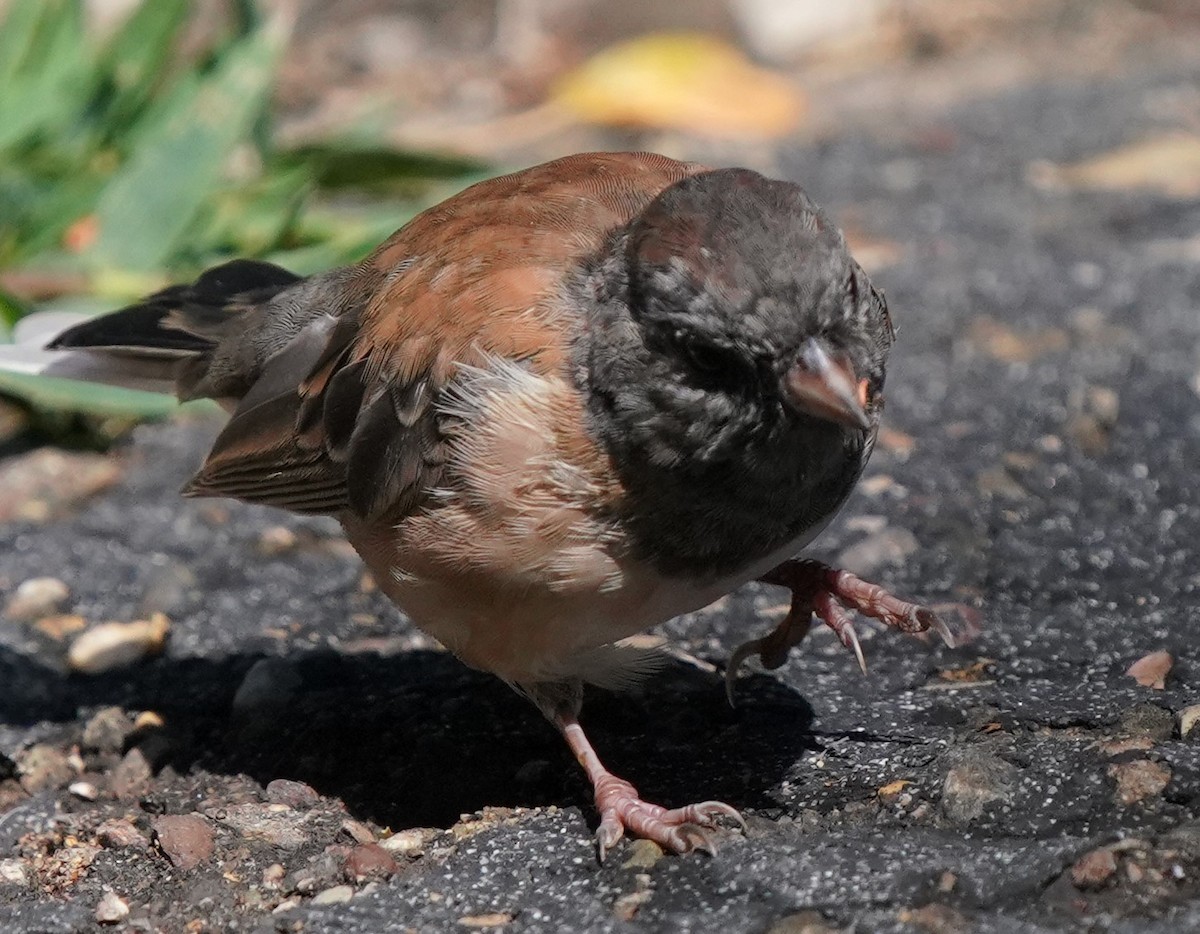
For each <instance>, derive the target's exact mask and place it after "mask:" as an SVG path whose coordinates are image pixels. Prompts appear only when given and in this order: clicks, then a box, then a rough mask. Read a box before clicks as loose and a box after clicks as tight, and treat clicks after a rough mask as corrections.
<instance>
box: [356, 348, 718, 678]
mask: <svg viewBox="0 0 1200 934" xmlns="http://www.w3.org/2000/svg"><path fill="white" fill-rule="evenodd" d="M441 408H442V411H441V415H442V418H443V424H445V425H447V426H449V434H450V437H449V446H450V457H449V461H448V464H447V472H446V479H445V481H444V482H443V484H442V485H441V487H440V488H439V489H438V490H436V491H434V492H433V494H432V496H431V498H430V502H429V505H428V507H427V508H424V509H422V510H420V511H419V512H417V513H416V514H414V515H411V516H408V517H406V518H404V519H403V520H401V521H400V522H399V524H398V525H396V526H395V527H386V526H381V525H379V524H375V525H373V526H364V525H362V524H360V523H356V522H355V521H354V520H352V519H351V520H346V521H345V523H344V524H345V526H346V531H347V534H348V535H349V537H350V541H351V542H352V543H353V544H354V545H355V547H356V548H357V549H358V551H359V553H360V554H361V555H362V556H363V558H364V560H365V561H366V562H367V564H368V566H370V567H371V570H372V572H373V573H374V574H375V576H376V579H377V580H378V582H379V586H380V588H381V589H382V590H383V591H384V592H385V593H386V594H387V595H388V596H389V597H391V598H392V599H393V600H394V601H395V602H396V603H397V604H398V605H399V606H400V608H401V609H402V610H404V612H405V613H407V614H408V615H409V617H410V618H411V619H412V620H413V622H415V623H416V624H417V625H419V626H420V627H421V628H422V629H424V630H426V631H427V632H429V633H430V634H431V635H433V636H434V637H435V638H437V639H438V640H439V641H441V642H442V643H443V644H444V645H445V646H446V647H447V648H449V649H450V650H451V651H452V652H454V653H455V654H456V655H458V656H459V657H460V658H462V659H463V661H465V662H466V663H467V664H469V665H472V666H473V667H476V668H480V669H484V670H487V671H491V672H494V673H495V674H497V675H500V676H501V677H503V678H506V679H508V680H511V681H517V682H521V681H525V682H528V681H541V680H555V679H559V678H565V677H585V678H588V679H590V680H603V678H604V677H606V675H607V673H605V672H603V671H599V672H598V671H594V670H593V669H596V668H597V666H599V667H600V668H603V662H598V659H599V658H601V656H598V655H597V654H596V653H595V651H594V650H596V649H598V648H599V647H601V646H605V645H607V644H609V643H612V642H615V641H617V640H620V639H623V638H626V637H628V636H631V635H633V634H635V633H638V632H641V631H642V630H644V629H646V628H648V627H650V626H653V625H655V624H657V623H660V622H662V621H664V620H666V619H669V618H671V617H672V616H676V615H678V614H680V613H684V612H687V611H689V610H693V609H697V608H699V607H701V606H704V605H705V604H707V603H709V602H711V601H712V600H714V599H716V598H717V597H718V596H720V595H721V594H722V593H724V592H726V591H727V590H728V589H730V586H731V584H730V582H728V581H714V582H707V583H705V584H701V583H700V582H691V581H681V580H668V579H665V578H663V577H661V576H659V575H658V574H655V573H654V572H653V571H651V570H649V569H648V568H646V567H645V566H643V565H641V564H637V563H635V562H633V561H631V560H629V559H627V558H626V557H625V556H624V555H623V554H622V552H623V545H624V541H623V538H622V534H621V531H620V529H619V527H618V525H617V523H616V522H615V520H614V518H613V516H612V513H611V511H610V509H611V507H614V506H615V505H616V503H617V501H618V498H619V496H620V490H619V489H618V488H616V487H615V486H614V481H613V479H612V472H611V470H609V469H607V462H606V460H605V459H604V456H603V455H602V454H601V453H600V452H599V451H597V450H596V448H595V446H594V445H593V443H592V442H591V441H590V439H588V438H586V437H585V436H584V435H583V434H582V432H583V425H584V419H583V413H582V411H581V410H580V403H579V400H578V397H577V394H576V393H575V391H574V389H573V388H572V387H571V386H570V385H568V384H567V383H566V381H565V380H563V379H561V378H558V377H554V376H547V375H539V374H536V373H533V372H530V371H529V370H527V369H525V368H523V367H521V366H520V365H518V364H516V363H513V362H511V361H508V360H504V359H502V358H497V357H488V358H486V359H485V361H484V364H483V365H482V366H480V367H471V368H467V367H463V368H461V370H460V374H459V377H458V378H457V379H456V381H455V384H454V388H453V390H452V391H450V392H449V393H448V394H447V396H446V398H445V400H444V401H443V402H442V403H441ZM736 583H740V581H738V582H736ZM736 583H734V584H733V585H732V586H736ZM618 654H619V653H618ZM616 657H617V656H614V659H615V658H616Z"/></svg>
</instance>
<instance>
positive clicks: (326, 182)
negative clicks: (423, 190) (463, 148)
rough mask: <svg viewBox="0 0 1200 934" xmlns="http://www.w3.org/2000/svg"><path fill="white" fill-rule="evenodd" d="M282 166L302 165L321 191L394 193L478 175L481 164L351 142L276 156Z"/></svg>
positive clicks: (307, 147) (335, 142)
mask: <svg viewBox="0 0 1200 934" xmlns="http://www.w3.org/2000/svg"><path fill="white" fill-rule="evenodd" d="M279 161H280V163H281V164H283V165H291V166H296V165H304V166H308V167H309V168H310V171H312V172H313V174H314V175H315V176H316V181H317V184H319V185H321V186H322V187H323V188H363V189H375V190H378V189H388V188H391V189H395V188H402V187H405V186H408V187H411V186H412V185H413V184H414V183H421V184H423V185H425V184H428V182H429V181H430V180H431V179H433V180H436V179H447V178H458V177H460V176H463V175H467V174H470V173H475V172H480V171H481V170H482V169H483V166H482V164H481V163H479V162H477V161H474V160H471V159H466V158H463V157H461V156H452V155H442V154H439V153H432V152H417V151H411V152H407V151H404V150H400V149H389V148H386V147H383V146H379V145H372V144H363V143H359V142H356V141H353V140H336V139H335V140H330V141H328V142H322V143H314V144H310V145H305V146H297V147H295V148H294V149H289V150H286V151H285V152H283V153H281V154H280V156H279Z"/></svg>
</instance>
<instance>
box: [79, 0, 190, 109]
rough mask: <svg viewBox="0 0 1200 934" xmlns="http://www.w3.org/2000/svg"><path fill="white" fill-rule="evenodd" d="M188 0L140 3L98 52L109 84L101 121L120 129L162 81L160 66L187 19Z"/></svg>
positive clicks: (166, 58)
mask: <svg viewBox="0 0 1200 934" xmlns="http://www.w3.org/2000/svg"><path fill="white" fill-rule="evenodd" d="M190 6H191V4H189V3H188V2H187V0H152V2H145V3H142V4H141V5H140V6H139V7H137V9H135V10H134V11H133V13H132V14H130V16H129V18H128V19H127V20H126V21H125V23H124V24H123V25H122V26H121V28H120V30H118V31H117V33H116V35H114V36H113V38H112V40H111V41H110V42H109V44H108V46H107V47H106V48H105V49H104V51H103V52H102V53H101V55H100V58H99V62H98V68H99V70H100V72H101V73H102V74H103V76H104V81H105V84H106V85H107V86H108V98H107V100H106V101H105V102H104V118H103V119H104V122H105V124H106V125H107V127H108V128H110V129H113V130H117V131H119V130H120V128H121V127H123V126H124V125H125V124H126V123H128V122H129V121H130V120H131V119H132V118H133V117H134V116H135V115H136V113H137V111H138V109H139V108H140V107H141V106H142V105H143V104H144V103H145V102H146V101H148V100H149V99H150V97H151V96H152V95H153V93H154V88H155V87H156V86H158V85H160V84H161V83H162V80H163V76H162V72H163V66H164V65H165V64H166V62H167V61H168V59H169V58H170V56H171V53H172V51H173V47H174V44H175V39H176V37H177V36H178V34H179V31H180V29H181V28H182V26H183V24H184V23H185V22H186V21H187V15H188V10H189V7H190Z"/></svg>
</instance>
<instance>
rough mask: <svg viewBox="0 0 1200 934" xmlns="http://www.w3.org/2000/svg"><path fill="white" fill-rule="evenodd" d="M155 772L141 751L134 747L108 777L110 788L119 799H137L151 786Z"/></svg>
mask: <svg viewBox="0 0 1200 934" xmlns="http://www.w3.org/2000/svg"><path fill="white" fill-rule="evenodd" d="M153 775H154V772H153V770H152V769H151V768H150V761H149V760H148V759H147V758H146V754H145V753H144V752H142V750H141V749H138V748H137V747H134V748H133V749H131V750H129V752H127V753H125V756H124V758H122V759H121V761H120V762H118V763H117V767H116V768H115V769H113V770H112V773H111V774H110V775H109V777H108V787H109V789H110V790H111V791H112V793H113V794H114V795H116V796H117V797H118V798H136V797H137V796H138V795H140V794H142V793H143V792H144V791H145V790H146V789H147V788H148V787H149V786H150V779H151V778H152V777H153Z"/></svg>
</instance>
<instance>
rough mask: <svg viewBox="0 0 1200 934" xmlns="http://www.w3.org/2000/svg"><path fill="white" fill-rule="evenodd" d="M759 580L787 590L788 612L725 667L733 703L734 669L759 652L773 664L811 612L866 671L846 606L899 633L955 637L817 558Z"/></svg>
mask: <svg viewBox="0 0 1200 934" xmlns="http://www.w3.org/2000/svg"><path fill="white" fill-rule="evenodd" d="M759 580H760V581H762V582H763V583H764V584H778V585H779V586H781V587H787V588H789V589H790V590H791V591H792V605H791V608H790V609H789V610H788V614H787V616H786V617H784V620H783V622H782V623H780V624H779V625H778V626H777V627H775V629H774V630H772V631H771V632H770V633H768V634H767V635H766V636H764V637H762V638H760V639H752V640H751V641H749V642H745V643H743V644H742V645H740V646H738V647H737V649H736V650H735V651H734V653H733V655H732V656H731V657H730V659H729V665H728V667H727V668H726V670H725V690H726V693H727V694H728V696H729V699H730V703H732V702H733V684H734V681H735V680H736V679H737V673H738V669H739V668H740V667H741V665H742V663H743V662H745V660H746V659H747V658H749V657H750V656H751V655H758V656H759V658H761V660H762V663H763V666H764V667H766V668H778V667H779V666H780V665H782V664H783V663H784V661H785V660H786V659H787V653H788V651H789V650H790V649H791V648H793V647H794V646H796V645H799V644H800V641H801V640H802V639H803V638H804V637H805V635H807V633H808V630H809V629H810V628H811V626H812V619H813V615H814V614H816V616H817V618H818V619H820V620H821V622H823V623H824V624H825V625H826V626H828V627H829V628H830V629H832V630H833V631H834V633H835V634H836V635H837V637H838V638H839V639H840V640H841V642H842V644H843V645H844V646H846V648H848V649H850V650H851V651H853V652H854V657H855V658H856V659H857V660H858V664H859V667H860V668H862V670H863V671H864V672H866V670H867V663H866V660H865V659H864V658H863V651H862V646H861V645H860V644H859V641H858V633H857V632H856V631H855V629H854V622H853V620H852V619H851V617H850V614H849V613H847V612H846V610H847V609H851V610H856V611H857V612H859V613H861V614H863V615H864V616H869V617H871V618H872V619H877V620H879V621H880V622H881V623H883V624H884V625H885V626H891V627H893V628H895V629H899V630H900V631H901V632H908V633H923V632H929V631H931V630H932V631H933V632H936V633H937V634H938V635H939V636H941V637H942V640H943V641H944V642H945V643H946V644H947V645H949V646H951V647H953V646H954V645H956V644H957V642H958V641H959V640H958V639H956V637H955V636H954V634H953V633H952V632H951V631H950V627H949V626H947V625H946V623H945V621H944V620H943V619H942V618H941V617H940V616H938V614H937V613H935V612H934V611H933V610H932V609H930V608H929V607H926V606H922V605H921V604H919V603H910V602H908V601H907V600H901V599H900V598H899V597H895V596H893V595H892V594H890V593H889V592H888V591H887V590H885V589H884V588H883V587H880V586H879V585H878V584H872V583H870V582H869V581H865V580H863V579H862V578H861V577H858V576H856V575H854V574H852V573H850V572H849V571H842V570H838V569H837V568H831V567H829V565H827V564H822V563H821V562H819V561H809V560H804V561H798V560H795V559H793V560H790V561H785V562H783V564H781V565H779V566H778V567H777V568H775V569H774V570H772V571H769V572H768V573H766V574H764V575H763V576H762V577H760V578H759Z"/></svg>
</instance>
